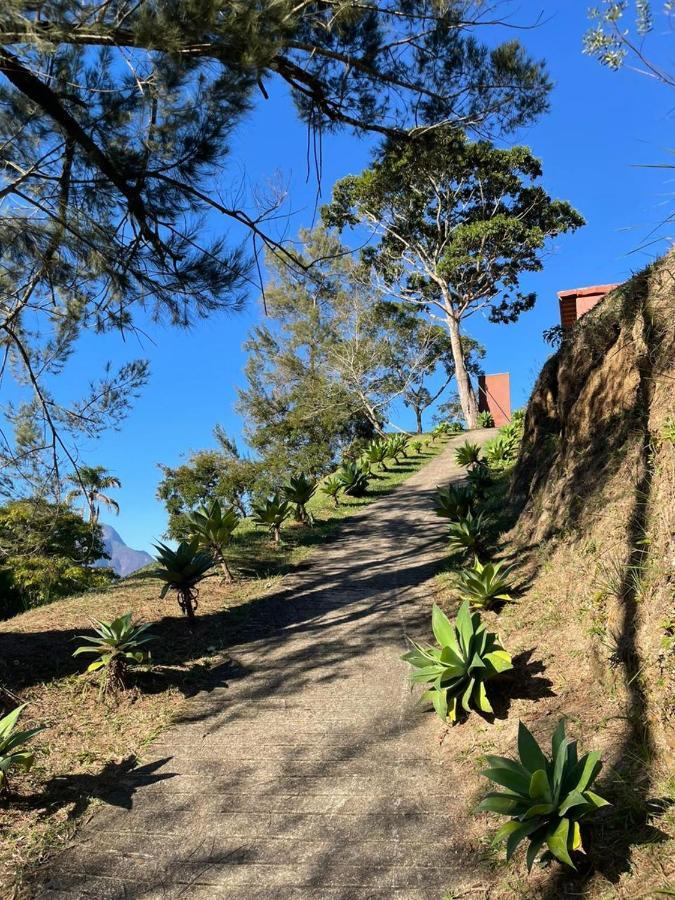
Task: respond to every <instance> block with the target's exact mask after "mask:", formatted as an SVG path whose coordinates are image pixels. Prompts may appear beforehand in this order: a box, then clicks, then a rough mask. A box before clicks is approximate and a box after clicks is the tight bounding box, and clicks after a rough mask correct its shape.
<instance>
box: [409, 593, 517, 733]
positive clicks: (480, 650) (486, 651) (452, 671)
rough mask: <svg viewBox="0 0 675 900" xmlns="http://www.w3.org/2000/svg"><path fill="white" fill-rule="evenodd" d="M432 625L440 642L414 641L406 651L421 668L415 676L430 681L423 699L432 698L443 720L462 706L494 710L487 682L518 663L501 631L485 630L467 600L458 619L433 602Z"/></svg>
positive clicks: (453, 716)
mask: <svg viewBox="0 0 675 900" xmlns="http://www.w3.org/2000/svg"><path fill="white" fill-rule="evenodd" d="M431 627H432V630H433V632H434V637H435V638H436V640H437V641H438V643H439V647H438V648H436V647H423V646H421V645H420V644H417V643H415V642H414V641H411V642H410V643H411V644H412V647H413V649H412V650H411V651H409V652H408V653H406V654H405V655H404V656H402V657H401V658H402V659H403V660H405V662H408V663H410V665H411V666H413V667H414V669H415V670H416V671H414V672H413V673H412V675H411V676H410V680H411V682H412V683H413V684H426V685H429V687H428V689H427V690H426V691H425V692H424V693H423V694H422V699H423V700H430V701H431V703H432V704H433V707H434V709H435V710H436V713H437V714H438V715H439V716H440V718H441V719H443V721H444V722H445V721H447V720H449V721H450V722H456V721H457V716H458V714H459V711H460V707H461V709H463V710H464V711H465V712H469V710H470V709H471V706H472V705H473V707H474V708H475V709H478V710H479V711H480V712H483V713H491V712H493V709H492V706H491V704H490V701H489V700H488V697H487V692H486V687H485V683H486V682H487V681H489V680H490V679H492V678H494V677H495V676H497V675H500V674H502V673H503V672H507V671H508V670H509V669H512V668H513V665H512V663H511V657H510V655H509V654H508V653H507V652H506V650H504V648H503V647H502V646H501V644H500V642H499V639H498V638H497V635H496V634H493V633H492V632H489V631H487V630H486V628H485V626H484V625H483V624H482V623H481V619H480V615H479V613H473V614H472V613H471V611H470V609H469V604H468V602H464V603H462V605H461V606H460V608H459V612H458V613H457V619H456V620H455V624H454V625H453V624H452V623H451V622H450V621H449V620H448V618H447V616H446V615H445V614H444V613H443V612H442V610H441V609H440V608H439V607H438V606H436V604H434V607H433V611H432V614H431Z"/></svg>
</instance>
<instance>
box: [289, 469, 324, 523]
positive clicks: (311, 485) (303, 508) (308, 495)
mask: <svg viewBox="0 0 675 900" xmlns="http://www.w3.org/2000/svg"><path fill="white" fill-rule="evenodd" d="M281 491H282V493H283V495H284V497H285V499H286V500H288V502H289V503H292V504H293V505H294V506H295V518H296V521H298V522H302V523H303V524H304V525H313V524H314V519H313V517H312V514H311V513H310V511H309V510H308V509H307V504H308V503H309V501H310V500H311V499H312V497H313V496H314V494H315V493H316V481H314V480H313V479H312V478H308V477H307V476H306V475H296V476H295V477H293V478H291V479H289V481H288V484H285V485H284V486H283V487H282V489H281Z"/></svg>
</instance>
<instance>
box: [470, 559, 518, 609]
mask: <svg viewBox="0 0 675 900" xmlns="http://www.w3.org/2000/svg"><path fill="white" fill-rule="evenodd" d="M510 574H511V569H510V568H508V567H507V568H505V567H504V563H500V562H496V563H490V562H488V563H485V564H484V565H483V564H482V563H481V562H480V561H479V560H478V559H474V562H473V565H472V566H471V567H470V568H466V569H462V571H461V572H460V573H459V575H458V576H457V587H458V589H459V592H460V594H461V596H462V597H463V598H464V599H465V600H468V601H469V602H470V603H471V605H472V606H481V607H488V606H491V605H492V604H493V603H495V602H496V601H497V600H502V601H504V602H514V597H513V596H512V595H511V593H510V591H511V586H510V584H509V575H510Z"/></svg>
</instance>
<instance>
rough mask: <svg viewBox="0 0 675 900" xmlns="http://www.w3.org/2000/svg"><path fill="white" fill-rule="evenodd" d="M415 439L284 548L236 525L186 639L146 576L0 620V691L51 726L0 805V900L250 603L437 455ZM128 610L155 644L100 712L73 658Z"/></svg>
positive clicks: (224, 641)
mask: <svg viewBox="0 0 675 900" xmlns="http://www.w3.org/2000/svg"><path fill="white" fill-rule="evenodd" d="M421 440H422V442H423V444H424V446H423V449H422V454H421V455H420V456H419V457H413V458H411V459H408V460H403V461H402V464H401V465H398V466H393V467H391V471H389V472H381V473H380V476H379V477H378V478H377V479H376V480H375V481H373V482H371V489H370V491H369V495H368V496H367V497H363V498H350V497H345V498H344V499H342V500H341V501H340V506H339V507H338V508H337V509H336V508H335V507H334V506H333V501H332V500H330V498H328V497H326V496H325V495H324V494H322V493H320V492H317V495H316V496H315V497H314V498H313V500H312V502H311V504H310V509H311V511H312V513H313V515H314V517H315V519H316V525H315V527H314V528H312V529H309V528H305V527H300V526H298V525H295V524H294V523H293V524H291V525H290V526H289V527H287V528H286V529H285V531H284V535H283V536H284V543H283V546H282V547H281V548H280V549H277V548H275V547H274V546H273V545H272V543H271V541H270V539H269V536H268V535H267V534H266V532H264V531H261V530H260V529H256V528H254V527H253V526H252V525H251V523H250V522H244V523H242V525H241V526H240V528H239V529H238V531H237V533H236V541H235V542H234V544H233V547H232V553H231V564H232V567H233V569H234V572H235V574H236V576H237V581H236V584H234V585H232V586H229V585H224V584H221V583H220V581H219V579H218V578H217V577H215V578H210V579H208V581H207V582H206V583H205V586H204V587H203V588H202V590H201V594H200V597H199V604H200V606H199V609H198V614H200V613H201V614H202V615H208V616H209V619H208V621H209V627H208V629H207V628H202V629H199V628H197V630H196V631H195V633H194V634H190V633H189V632H188V631H187V629H186V626H185V622H184V620H182V619H181V617H180V614H179V611H178V608H177V606H176V603H175V600H174V599H173V597H171V596H167V598H166V599H165V600H163V601H162V600H160V599H159V588H160V584H159V582H158V580H157V579H155V578H153V577H152V575H151V574H150V573H149V572H148V571H142V572H140V573H138V574H137V575H135V576H131V577H130V578H127V579H124V580H122V581H120V582H118V583H117V584H115V585H112V586H111V587H110V588H108V589H106V590H104V591H99V592H91V593H88V594H84V595H82V596H79V597H72V598H69V599H68V600H63V601H60V602H58V603H54V604H53V605H51V606H46V607H42V608H39V609H34V610H31V611H30V612H27V613H24V614H23V615H21V616H17V617H15V618H13V619H11V620H9V621H6V622H2V623H0V683H4V684H5V685H6V686H8V687H9V688H10V689H11V690H13V691H15V692H17V693H18V694H20V696H21V698H22V699H23V700H24V701H26V702H28V703H29V707H28V710H27V712H26V715H25V717H24V721H23V724H24V725H25V726H28V725H34V724H44V725H46V726H47V730H46V731H45V732H44V733H43V734H42V735H40V736H39V737H38V738H37V739H36V740H35V742H34V744H35V748H36V750H37V757H36V763H35V766H34V767H33V769H32V771H31V772H30V773H29V775H27V776H24V775H19V776H17V777H16V779H15V780H14V781H13V784H12V788H13V794H14V796H13V797H12V798H11V802H9V803H8V804H6V805H5V807H4V808H0V896H1V897H11V896H13V891H14V889H15V888H16V885H17V884H18V883H19V881H20V877H21V870H22V868H23V867H25V866H26V865H28V864H30V863H32V862H34V861H36V860H37V859H39V858H40V856H41V855H42V854H43V853H45V852H47V851H48V850H50V851H52V852H53V851H54V849H55V848H57V847H58V846H59V843H60V842H61V841H63V840H65V839H67V837H68V835H69V834H70V833H71V831H72V829H73V828H74V826H75V825H76V823H77V822H78V820H80V819H81V818H82V816H83V815H84V814H86V813H87V811H88V810H89V809H90V807H91V805H92V803H94V802H95V801H96V797H97V795H99V794H100V792H101V791H102V790H103V789H104V788H108V789H109V788H110V786H111V785H114V784H115V783H116V782H117V781H118V780H119V779H120V778H121V777H123V776H124V773H125V772H126V771H128V770H129V769H131V768H133V767H134V766H135V765H136V764H137V761H138V759H139V757H141V756H142V753H143V749H144V748H145V747H146V746H147V744H148V743H149V742H150V741H152V739H153V738H154V737H155V736H156V735H157V734H158V733H159V731H161V730H162V729H163V728H165V727H166V726H167V725H169V724H170V723H171V721H172V719H173V717H174V716H175V715H176V713H177V712H178V711H179V710H180V707H181V704H182V703H183V701H184V698H185V697H186V696H190V695H191V694H193V693H195V692H196V691H198V690H200V689H202V688H208V686H209V685H210V684H213V683H214V678H218V677H219V670H220V672H222V671H223V670H224V669H226V665H227V648H228V647H229V646H230V645H231V644H233V643H235V642H236V640H237V635H238V634H239V635H244V634H245V633H246V632H247V622H248V623H249V625H250V627H252V628H254V627H255V624H254V623H255V607H256V601H258V600H261V599H262V598H264V597H265V595H266V594H268V593H269V592H270V591H271V590H273V589H274V588H275V587H276V586H277V585H278V583H279V581H280V579H281V578H282V577H283V575H284V574H285V573H286V572H289V571H292V570H293V569H294V568H295V567H296V566H298V565H300V564H301V563H302V562H303V560H304V559H305V558H306V557H307V556H308V555H309V554H310V553H311V551H312V549H313V548H314V547H315V546H316V545H317V544H320V543H322V542H324V541H326V540H328V539H329V538H330V537H331V535H333V534H334V533H335V531H336V530H337V529H338V528H339V523H340V520H341V519H342V518H345V517H347V516H349V515H350V514H352V513H353V512H354V511H355V510H356V509H359V508H361V507H362V506H364V505H366V504H368V503H371V502H372V501H373V500H376V499H378V498H379V497H381V496H383V495H385V494H386V493H387V492H388V491H390V490H391V489H392V488H393V487H394V486H395V485H396V484H398V483H400V482H401V481H403V480H404V479H406V478H407V477H409V476H410V475H411V474H412V473H413V472H415V471H417V470H418V469H419V468H420V467H421V466H422V465H424V463H426V462H428V461H429V460H430V459H431V458H432V457H433V456H435V455H436V454H437V453H438V452H439V451H440V450H441V449H442V448H443V446H444V443H441V442H436V443H435V444H432V443H431V441H430V438H429V437H428V436H424V437H422V438H421ZM129 609H131V610H133V612H134V615H135V617H137V618H138V619H141V620H143V621H146V622H152V623H154V627H153V629H152V631H153V633H155V634H156V635H158V637H159V638H160V640H158V641H157V643H156V644H153V645H151V648H152V652H153V657H154V666H153V669H152V671H151V672H138V673H137V674H136V676H135V684H134V685H133V687H132V689H131V690H130V691H129V692H128V693H127V695H126V696H124V697H123V698H122V699H121V700H120V702H118V703H117V704H115V705H107V704H105V703H103V702H101V700H100V699H99V697H98V686H97V682H96V680H95V678H94V677H86V676H85V677H83V676H82V675H81V674H80V673H81V671H82V668H83V664H82V661H81V659H79V660H74V659H73V658H72V651H73V649H74V648H75V647H76V646H77V643H75V642H74V638H75V636H76V635H77V634H79V633H81V632H82V631H86V630H87V629H88V626H89V621H88V620H89V618H97V619H108V620H109V619H112V618H114V617H115V616H117V615H120V614H121V613H124V612H126V611H127V610H129Z"/></svg>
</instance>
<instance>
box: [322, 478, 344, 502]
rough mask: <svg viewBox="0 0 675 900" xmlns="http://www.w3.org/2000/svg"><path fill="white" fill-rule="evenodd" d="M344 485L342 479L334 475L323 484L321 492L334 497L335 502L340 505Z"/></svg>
mask: <svg viewBox="0 0 675 900" xmlns="http://www.w3.org/2000/svg"><path fill="white" fill-rule="evenodd" d="M343 487H344V485H343V484H342V482H341V481H340V479H339V478H338V477H337V476H335V475H334V476H333V477H332V478H326V480H325V481H324V483H323V484H322V485H321V493H323V494H326V496H327V497H332V499H333V503H334V504H335V506H336V507H338V506H339V505H340V498H339V494H340V491H341V490H342V489H343Z"/></svg>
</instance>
